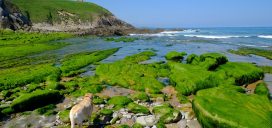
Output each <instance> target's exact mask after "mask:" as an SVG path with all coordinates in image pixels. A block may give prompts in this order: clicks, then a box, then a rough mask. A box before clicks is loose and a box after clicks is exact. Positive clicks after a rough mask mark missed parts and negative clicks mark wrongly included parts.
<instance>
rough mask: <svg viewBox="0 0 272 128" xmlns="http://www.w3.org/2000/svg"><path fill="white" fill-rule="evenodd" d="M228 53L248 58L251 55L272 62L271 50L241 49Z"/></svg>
mask: <svg viewBox="0 0 272 128" xmlns="http://www.w3.org/2000/svg"><path fill="white" fill-rule="evenodd" d="M229 52H230V53H233V54H237V55H242V56H250V55H251V54H253V55H258V56H262V57H265V58H267V59H270V60H272V50H269V49H260V48H249V47H241V48H239V49H238V50H229Z"/></svg>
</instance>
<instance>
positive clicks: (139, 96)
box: [130, 92, 150, 102]
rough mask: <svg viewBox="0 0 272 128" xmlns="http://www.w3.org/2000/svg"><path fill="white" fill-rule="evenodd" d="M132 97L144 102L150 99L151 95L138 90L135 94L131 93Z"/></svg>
mask: <svg viewBox="0 0 272 128" xmlns="http://www.w3.org/2000/svg"><path fill="white" fill-rule="evenodd" d="M130 97H131V99H132V100H134V101H137V100H140V101H142V102H147V101H149V100H150V99H149V96H148V95H147V94H146V93H145V92H136V93H134V94H131V96H130Z"/></svg>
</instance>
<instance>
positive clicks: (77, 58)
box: [60, 48, 119, 76]
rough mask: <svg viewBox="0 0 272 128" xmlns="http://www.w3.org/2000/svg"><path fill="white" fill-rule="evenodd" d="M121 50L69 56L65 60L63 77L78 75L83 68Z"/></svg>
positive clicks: (62, 68)
mask: <svg viewBox="0 0 272 128" xmlns="http://www.w3.org/2000/svg"><path fill="white" fill-rule="evenodd" d="M118 49H119V48H114V49H109V50H102V51H96V52H83V53H79V54H75V55H69V56H67V57H65V58H64V60H63V61H62V65H61V68H60V69H61V71H62V74H63V76H72V75H75V74H77V73H78V70H80V69H81V68H83V67H85V66H88V65H90V64H93V63H95V62H98V61H101V60H103V59H105V58H107V57H109V56H110V55H112V54H114V53H115V52H117V51H118Z"/></svg>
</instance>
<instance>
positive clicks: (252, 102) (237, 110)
mask: <svg viewBox="0 0 272 128" xmlns="http://www.w3.org/2000/svg"><path fill="white" fill-rule="evenodd" d="M239 90H240V89H236V88H226V87H217V88H211V89H205V90H201V91H199V92H198V93H197V95H196V97H195V99H194V100H193V109H194V112H195V113H196V116H197V119H198V121H199V122H200V123H201V124H202V126H203V127H207V128H214V127H227V128H244V127H248V128H259V127H260V128H270V127H271V126H272V116H271V112H272V105H271V101H270V100H269V99H268V98H267V97H264V96H259V95H255V94H253V95H247V94H245V93H240V92H238V91H239Z"/></svg>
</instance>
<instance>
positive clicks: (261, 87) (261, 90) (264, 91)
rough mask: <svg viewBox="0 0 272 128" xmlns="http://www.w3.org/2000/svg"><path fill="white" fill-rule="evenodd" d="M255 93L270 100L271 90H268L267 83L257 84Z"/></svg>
mask: <svg viewBox="0 0 272 128" xmlns="http://www.w3.org/2000/svg"><path fill="white" fill-rule="evenodd" d="M254 92H255V94H257V95H260V96H265V97H268V98H270V94H269V89H268V88H267V85H266V84H265V83H263V82H262V83H259V84H257V86H256V88H255V90H254Z"/></svg>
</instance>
